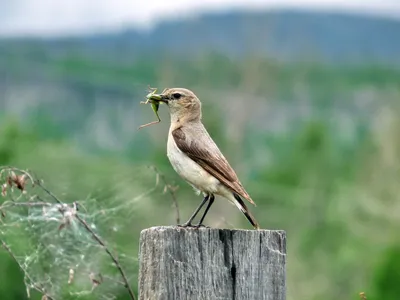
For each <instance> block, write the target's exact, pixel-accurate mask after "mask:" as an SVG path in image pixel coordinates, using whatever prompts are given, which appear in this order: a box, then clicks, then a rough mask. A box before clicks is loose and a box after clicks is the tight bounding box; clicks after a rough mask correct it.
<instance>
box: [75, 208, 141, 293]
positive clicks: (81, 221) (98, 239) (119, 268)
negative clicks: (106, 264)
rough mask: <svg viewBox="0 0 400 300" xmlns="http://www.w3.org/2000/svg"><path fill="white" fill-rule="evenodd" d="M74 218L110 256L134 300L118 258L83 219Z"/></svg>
mask: <svg viewBox="0 0 400 300" xmlns="http://www.w3.org/2000/svg"><path fill="white" fill-rule="evenodd" d="M75 217H76V219H77V220H78V221H79V222H80V223H81V224H82V225H83V226H84V227H85V229H86V230H87V231H88V232H90V233H91V234H92V237H93V238H94V239H95V240H96V241H97V242H98V243H99V244H100V245H101V246H103V248H104V251H106V253H107V254H108V256H109V257H110V258H111V260H112V261H113V262H114V264H115V266H116V267H117V269H118V271H119V273H120V274H121V277H122V279H123V281H124V283H125V288H126V289H127V290H128V293H129V295H130V297H131V299H132V300H135V295H134V293H133V290H132V288H131V286H130V284H129V281H128V278H127V277H126V275H125V271H124V270H123V269H122V267H121V264H120V263H119V262H118V259H117V258H116V257H115V256H114V254H112V252H111V251H110V249H108V247H107V246H106V244H105V243H104V242H103V240H102V239H101V238H100V237H99V236H98V235H97V234H96V233H95V232H94V231H93V230H92V229H91V228H90V226H89V225H88V224H87V223H86V221H85V220H84V219H82V218H81V217H80V216H79V215H76V216H75Z"/></svg>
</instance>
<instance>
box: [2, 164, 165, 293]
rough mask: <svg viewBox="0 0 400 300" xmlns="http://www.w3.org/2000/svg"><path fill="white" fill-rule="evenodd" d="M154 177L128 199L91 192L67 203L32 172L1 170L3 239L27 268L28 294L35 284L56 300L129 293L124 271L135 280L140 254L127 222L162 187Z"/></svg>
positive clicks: (20, 264)
mask: <svg viewBox="0 0 400 300" xmlns="http://www.w3.org/2000/svg"><path fill="white" fill-rule="evenodd" d="M156 177H157V180H156V184H155V186H154V184H153V187H150V188H148V189H147V190H146V186H143V187H142V190H143V192H142V193H140V194H139V195H137V196H136V197H133V198H131V199H130V200H128V201H127V199H126V198H125V197H115V198H114V199H112V201H111V200H110V199H108V201H98V199H96V198H91V197H88V198H87V199H84V200H82V201H76V202H69V203H64V202H63V201H62V199H61V198H58V197H57V196H55V195H53V194H52V192H51V191H49V190H47V188H46V187H45V186H44V185H43V182H41V181H39V180H37V179H36V178H34V177H32V176H31V175H30V174H29V173H25V172H24V171H21V170H17V169H3V170H2V171H1V173H0V184H2V196H0V239H1V242H2V243H3V247H4V248H6V250H7V251H8V252H9V253H10V255H11V256H12V257H13V258H14V260H15V261H16V262H17V263H18V265H19V266H20V268H21V269H22V271H23V273H24V281H25V285H26V289H27V293H28V297H29V296H30V293H31V290H33V289H34V290H37V291H39V292H40V293H42V294H43V295H44V296H45V297H47V299H54V300H56V299H77V298H79V299H116V298H117V296H121V295H122V294H123V293H125V294H126V293H127V289H126V288H125V286H126V282H124V276H125V277H126V278H125V279H126V281H127V282H128V283H133V282H136V280H135V279H136V276H137V268H138V263H137V258H136V257H134V256H132V255H127V254H126V253H129V247H130V246H131V245H129V243H128V244H127V243H126V241H127V240H128V241H130V240H132V237H129V236H127V235H128V234H129V230H127V226H130V222H129V220H130V216H132V213H133V211H134V210H135V209H137V208H136V207H135V205H134V204H135V203H138V202H141V201H142V200H144V199H146V198H147V197H148V196H150V195H151V194H152V193H154V192H155V191H156V190H157V189H158V185H159V176H158V174H157V176H156ZM153 178H154V177H153ZM18 180H20V181H22V188H21V186H19V187H18ZM20 183H21V182H20ZM32 183H34V184H33V185H32ZM121 184H123V183H121ZM116 188H117V187H116ZM1 199H4V201H2V200H1ZM128 228H129V227H128ZM103 236H104V237H107V239H105V238H103ZM96 237H97V238H96ZM103 243H104V245H103ZM107 251H109V252H110V253H111V254H112V255H113V256H114V257H115V259H116V260H117V262H118V264H119V266H120V267H121V268H122V269H123V272H124V274H125V275H124V276H122V274H121V270H120V269H118V268H117V266H116V264H115V263H114V261H113V259H112V257H111V256H110V253H108V252H107ZM131 298H132V296H131ZM43 299H46V298H43ZM132 299H133V298H132Z"/></svg>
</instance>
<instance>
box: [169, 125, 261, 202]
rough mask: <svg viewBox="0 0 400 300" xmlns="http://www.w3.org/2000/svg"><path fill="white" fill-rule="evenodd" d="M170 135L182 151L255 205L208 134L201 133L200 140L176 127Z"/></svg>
mask: <svg viewBox="0 0 400 300" xmlns="http://www.w3.org/2000/svg"><path fill="white" fill-rule="evenodd" d="M204 133H206V132H204ZM172 136H173V138H174V141H175V143H176V145H177V147H178V148H179V149H180V150H181V151H182V152H183V153H185V154H186V155H187V156H188V157H190V158H191V159H192V160H194V161H195V162H196V163H197V164H199V165H200V166H201V167H202V168H203V169H204V170H206V171H207V172H208V173H210V174H211V175H212V176H214V177H215V178H217V179H218V180H219V181H220V182H221V183H222V184H224V185H225V186H226V187H228V188H230V189H231V190H232V191H233V192H235V193H237V194H238V195H239V196H242V197H243V198H245V199H246V200H248V201H249V202H250V203H252V204H254V205H255V203H254V201H253V200H252V199H251V198H250V196H249V194H247V192H246V191H245V189H244V188H243V186H242V184H241V183H240V181H239V179H238V177H237V175H236V173H235V171H234V170H233V169H232V167H231V166H230V165H229V163H228V161H227V160H226V159H225V157H224V156H223V155H222V153H221V151H220V150H219V149H218V147H217V145H216V144H215V143H214V141H213V140H212V139H211V138H210V137H209V135H208V134H205V135H201V137H202V138H201V140H198V139H188V138H187V137H186V135H185V131H184V130H183V129H182V128H177V129H175V130H174V131H172Z"/></svg>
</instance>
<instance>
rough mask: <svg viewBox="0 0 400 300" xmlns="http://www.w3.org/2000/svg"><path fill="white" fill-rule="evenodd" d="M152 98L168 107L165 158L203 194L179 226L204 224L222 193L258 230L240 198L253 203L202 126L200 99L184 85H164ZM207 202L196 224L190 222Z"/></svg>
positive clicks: (197, 191)
mask: <svg viewBox="0 0 400 300" xmlns="http://www.w3.org/2000/svg"><path fill="white" fill-rule="evenodd" d="M151 98H152V99H153V100H156V101H159V102H162V103H165V104H166V105H167V106H168V108H169V113H170V118H171V124H170V128H169V133H168V140H167V157H168V159H169V161H170V163H171V165H172V167H173V169H174V170H175V172H176V173H178V175H180V177H181V178H182V179H184V180H185V181H186V182H187V183H189V184H190V185H191V186H192V187H193V188H194V190H195V192H196V193H197V194H198V195H200V194H201V193H202V194H203V201H202V202H201V203H200V205H199V206H198V207H197V208H196V210H195V211H194V213H193V214H192V215H191V217H190V218H189V220H188V221H187V222H185V223H183V224H179V226H181V227H197V228H199V227H203V226H204V225H203V221H204V218H205V216H206V215H207V213H208V211H209V209H210V208H211V206H212V204H213V203H214V199H215V196H221V197H223V198H225V199H227V200H229V201H230V202H231V203H232V204H234V205H236V207H237V208H238V209H239V210H240V211H241V212H242V213H243V214H244V216H245V217H246V218H247V220H248V221H249V222H250V224H251V225H252V226H253V228H254V229H260V226H259V223H258V222H257V220H256V219H255V218H254V216H253V215H252V214H251V212H250V211H249V209H248V208H247V206H246V204H245V202H244V201H243V199H245V200H247V201H248V202H250V203H251V204H253V205H256V204H255V203H254V201H253V200H252V199H251V197H250V196H249V194H248V193H247V192H246V190H245V189H244V187H243V185H242V184H241V182H240V181H239V179H238V176H237V175H236V173H235V171H234V170H233V168H232V167H231V166H230V164H229V162H228V161H227V159H226V158H225V157H224V155H223V154H222V152H221V151H220V149H219V148H218V146H217V145H216V143H215V142H214V141H213V139H212V138H211V136H210V134H209V133H208V131H207V130H206V128H205V126H204V125H203V122H202V108H201V102H200V100H199V98H198V97H197V96H196V95H195V94H194V93H193V92H192V91H191V90H189V89H186V88H166V89H164V91H163V92H162V93H161V94H155V93H153V94H152V95H151ZM207 202H208V204H207V206H206V209H205V211H204V213H203V215H202V217H201V218H200V221H199V223H198V224H192V222H193V220H194V218H195V217H196V216H197V214H198V213H199V211H200V210H201V208H202V207H203V206H204V205H205V204H206V203H207Z"/></svg>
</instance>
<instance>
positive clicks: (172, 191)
mask: <svg viewBox="0 0 400 300" xmlns="http://www.w3.org/2000/svg"><path fill="white" fill-rule="evenodd" d="M149 168H150V169H152V170H153V171H154V172H155V173H156V174H157V176H158V177H159V178H160V179H161V180H162V182H163V183H164V190H165V191H168V193H169V194H170V195H171V198H172V203H173V205H174V207H175V216H176V224H179V223H180V221H181V220H180V219H181V218H180V214H179V206H178V200H177V198H176V194H175V191H176V188H175V187H173V186H171V185H170V184H169V183H168V181H167V180H166V179H165V175H164V174H163V173H161V172H160V171H159V170H158V169H157V168H156V167H155V166H149Z"/></svg>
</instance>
